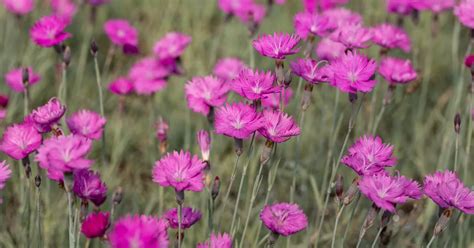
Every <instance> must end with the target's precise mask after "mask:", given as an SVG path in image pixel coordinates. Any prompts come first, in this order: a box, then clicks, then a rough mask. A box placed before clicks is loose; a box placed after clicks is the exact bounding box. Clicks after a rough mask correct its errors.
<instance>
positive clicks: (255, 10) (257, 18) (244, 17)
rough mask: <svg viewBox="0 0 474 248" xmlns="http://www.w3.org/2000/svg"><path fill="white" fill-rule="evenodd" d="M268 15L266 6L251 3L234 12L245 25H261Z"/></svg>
mask: <svg viewBox="0 0 474 248" xmlns="http://www.w3.org/2000/svg"><path fill="white" fill-rule="evenodd" d="M266 13H267V8H266V7H265V5H262V4H258V3H255V2H250V3H249V4H245V5H242V7H241V8H237V9H235V10H234V15H235V16H236V17H237V18H238V19H239V20H240V21H241V22H243V23H249V24H252V23H255V24H259V23H261V22H262V21H263V18H264V17H265V15H266Z"/></svg>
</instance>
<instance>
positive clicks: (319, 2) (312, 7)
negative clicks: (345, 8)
mask: <svg viewBox="0 0 474 248" xmlns="http://www.w3.org/2000/svg"><path fill="white" fill-rule="evenodd" d="M348 1H349V0H303V5H304V8H305V11H307V12H310V13H314V12H315V11H317V9H318V7H319V8H321V9H322V10H327V9H332V8H335V7H337V6H339V5H342V4H346V3H347V2H348Z"/></svg>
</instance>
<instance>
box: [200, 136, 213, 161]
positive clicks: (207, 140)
mask: <svg viewBox="0 0 474 248" xmlns="http://www.w3.org/2000/svg"><path fill="white" fill-rule="evenodd" d="M197 141H198V144H199V148H200V149H201V156H202V160H204V161H208V160H209V156H210V152H211V136H210V135H209V132H207V131H206V130H200V131H199V132H198V133H197Z"/></svg>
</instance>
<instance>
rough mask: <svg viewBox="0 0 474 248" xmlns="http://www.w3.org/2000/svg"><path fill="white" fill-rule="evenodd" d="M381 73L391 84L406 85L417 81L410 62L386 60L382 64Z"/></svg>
mask: <svg viewBox="0 0 474 248" xmlns="http://www.w3.org/2000/svg"><path fill="white" fill-rule="evenodd" d="M379 73H380V75H382V77H383V78H385V80H387V81H388V83H389V84H392V85H395V84H406V83H409V82H411V81H413V80H415V79H416V77H417V74H416V71H415V69H414V68H413V66H412V64H411V62H410V60H403V59H397V58H391V57H388V58H384V59H382V61H381V62H380V67H379Z"/></svg>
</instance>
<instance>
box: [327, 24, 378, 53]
mask: <svg viewBox="0 0 474 248" xmlns="http://www.w3.org/2000/svg"><path fill="white" fill-rule="evenodd" d="M330 38H331V39H332V40H333V41H337V42H340V43H342V44H343V45H344V46H346V48H348V49H354V48H356V49H361V48H367V47H369V46H370V44H369V43H370V40H371V39H372V32H371V30H370V29H368V28H364V27H362V25H360V24H354V23H347V24H345V25H343V26H341V27H339V28H338V29H337V30H336V31H334V33H332V34H331V36H330Z"/></svg>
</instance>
